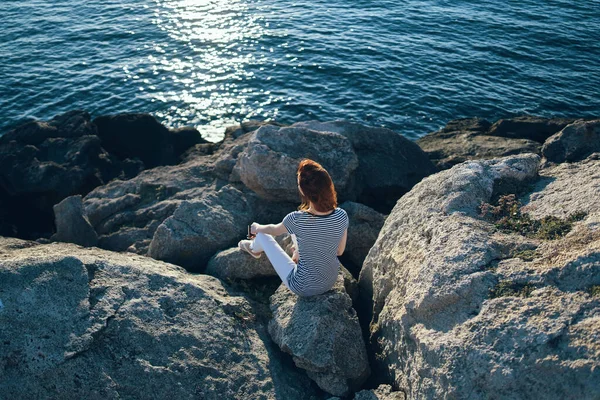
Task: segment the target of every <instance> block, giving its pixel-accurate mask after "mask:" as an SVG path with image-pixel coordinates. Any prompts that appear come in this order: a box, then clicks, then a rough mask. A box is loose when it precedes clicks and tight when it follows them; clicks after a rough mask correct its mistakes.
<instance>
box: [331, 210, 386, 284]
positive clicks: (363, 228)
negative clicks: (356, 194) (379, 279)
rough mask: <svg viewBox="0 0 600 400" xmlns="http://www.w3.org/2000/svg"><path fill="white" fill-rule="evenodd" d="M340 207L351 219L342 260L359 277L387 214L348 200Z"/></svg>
mask: <svg viewBox="0 0 600 400" xmlns="http://www.w3.org/2000/svg"><path fill="white" fill-rule="evenodd" d="M340 207H341V208H343V209H344V210H345V211H346V213H347V214H348V218H349V219H350V225H349V226H348V238H347V241H346V251H344V254H343V256H342V261H343V262H344V265H346V266H348V268H349V269H350V270H351V272H352V273H353V275H354V276H357V277H358V274H359V273H360V269H361V267H362V264H363V261H364V260H365V257H367V254H368V253H369V250H371V247H372V246H373V244H374V243H375V240H377V235H379V231H380V230H381V227H382V226H383V223H384V222H385V216H384V215H383V214H380V213H378V212H377V211H375V210H373V209H372V208H370V207H367V206H365V205H364V204H360V203H353V202H350V201H347V202H345V203H343V204H341V205H340Z"/></svg>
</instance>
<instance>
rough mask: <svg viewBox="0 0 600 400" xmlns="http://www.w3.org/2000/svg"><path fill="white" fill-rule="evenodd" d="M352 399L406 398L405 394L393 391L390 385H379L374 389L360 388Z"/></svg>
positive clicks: (381, 399) (404, 399)
mask: <svg viewBox="0 0 600 400" xmlns="http://www.w3.org/2000/svg"><path fill="white" fill-rule="evenodd" d="M354 400H406V395H405V394H404V392H401V391H394V390H393V389H392V387H391V386H390V385H379V386H378V387H377V389H374V390H361V391H360V392H358V393H356V395H355V396H354Z"/></svg>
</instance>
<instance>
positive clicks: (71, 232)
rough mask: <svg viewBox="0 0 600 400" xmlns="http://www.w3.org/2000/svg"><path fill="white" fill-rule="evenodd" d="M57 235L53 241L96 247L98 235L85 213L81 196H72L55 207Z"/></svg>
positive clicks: (53, 236) (53, 237)
mask: <svg viewBox="0 0 600 400" xmlns="http://www.w3.org/2000/svg"><path fill="white" fill-rule="evenodd" d="M54 220H55V223H56V233H55V234H54V235H52V240H55V241H57V242H68V243H75V244H79V245H82V246H95V245H96V244H97V243H98V235H97V234H96V231H95V230H94V228H93V227H92V225H91V224H90V221H88V219H87V217H86V216H85V214H84V212H83V203H82V201H81V195H77V196H70V197H67V198H66V199H64V200H63V201H61V202H60V203H58V204H57V205H55V206H54Z"/></svg>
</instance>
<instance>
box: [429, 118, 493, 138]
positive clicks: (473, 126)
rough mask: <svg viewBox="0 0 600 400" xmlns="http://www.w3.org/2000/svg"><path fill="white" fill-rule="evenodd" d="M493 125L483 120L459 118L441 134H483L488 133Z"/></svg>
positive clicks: (449, 123) (451, 122) (442, 130)
mask: <svg viewBox="0 0 600 400" xmlns="http://www.w3.org/2000/svg"><path fill="white" fill-rule="evenodd" d="M491 126H492V124H491V123H490V122H489V121H487V120H485V119H483V118H459V119H454V120H452V121H450V122H448V123H447V124H446V126H445V127H443V128H442V129H441V130H440V132H460V131H465V132H481V133H484V134H485V133H486V132H487V131H489V130H490V128H491Z"/></svg>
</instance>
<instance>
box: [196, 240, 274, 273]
mask: <svg viewBox="0 0 600 400" xmlns="http://www.w3.org/2000/svg"><path fill="white" fill-rule="evenodd" d="M204 273H205V274H207V275H212V276H215V277H217V278H219V279H222V280H225V281H226V280H230V279H254V278H261V277H265V276H277V273H276V272H275V270H274V269H273V266H272V265H271V263H270V262H269V259H268V258H267V257H266V256H264V255H263V256H262V257H261V258H258V259H256V258H253V257H249V256H248V254H245V253H243V252H242V251H240V249H238V248H237V247H232V248H230V249H227V250H223V251H220V252H218V253H217V254H215V255H214V256H213V257H212V258H211V259H210V261H209V262H208V265H207V267H206V271H205V272H204Z"/></svg>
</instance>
